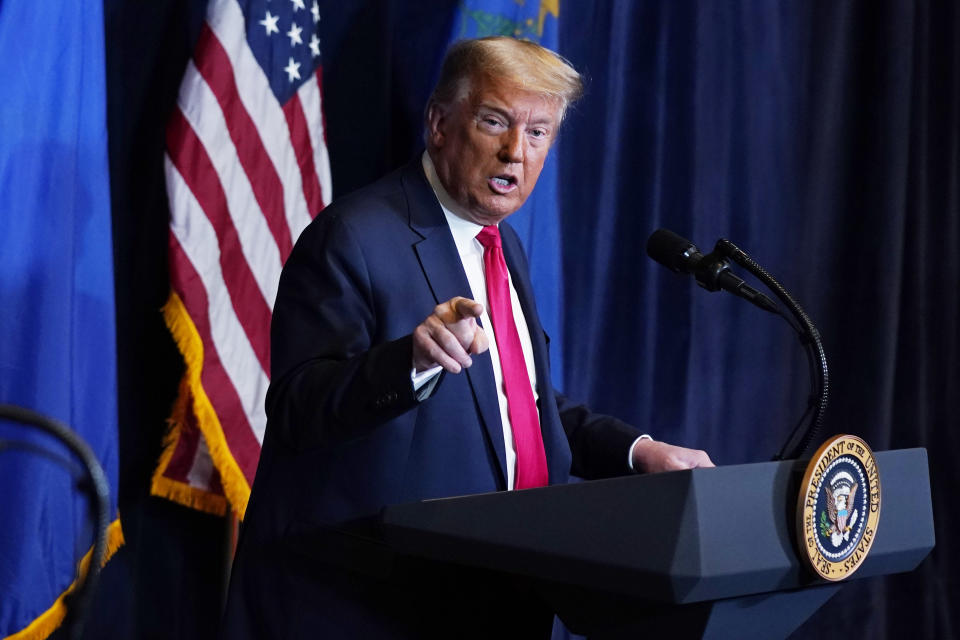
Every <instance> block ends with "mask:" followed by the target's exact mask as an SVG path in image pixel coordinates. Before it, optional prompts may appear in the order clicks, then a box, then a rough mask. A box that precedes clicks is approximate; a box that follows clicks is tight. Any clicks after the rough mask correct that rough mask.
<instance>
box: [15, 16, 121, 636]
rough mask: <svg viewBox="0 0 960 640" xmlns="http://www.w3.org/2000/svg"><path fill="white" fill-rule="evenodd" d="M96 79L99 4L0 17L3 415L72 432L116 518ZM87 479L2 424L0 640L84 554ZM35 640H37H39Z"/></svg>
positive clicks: (100, 106)
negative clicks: (87, 452)
mask: <svg viewBox="0 0 960 640" xmlns="http://www.w3.org/2000/svg"><path fill="white" fill-rule="evenodd" d="M106 136H107V123H106V71H105V64H104V41H103V12H102V4H101V2H100V1H99V0H83V1H81V2H70V3H56V4H54V5H50V6H46V5H40V4H38V3H35V2H32V1H31V0H4V2H3V4H2V5H0V403H4V404H13V405H19V406H22V407H26V408H29V409H33V410H35V411H38V412H40V413H43V414H46V415H48V416H51V417H53V418H56V419H58V420H60V421H62V422H64V423H66V424H67V425H68V426H70V427H72V428H73V429H74V431H76V432H77V433H78V434H79V435H80V436H81V437H82V438H83V439H84V440H86V442H87V444H89V445H90V447H91V449H92V450H93V451H94V452H95V453H96V454H97V456H98V458H99V460H100V462H101V465H102V466H103V467H104V470H105V471H106V473H107V477H108V479H109V482H110V488H111V492H112V493H111V500H112V505H111V506H112V513H111V516H112V517H116V493H115V489H116V485H117V465H118V451H117V403H116V347H115V326H116V325H115V315H114V291H113V246H112V241H111V227H110V192H109V174H108V171H107V140H106ZM83 478H84V476H83V468H82V467H81V466H80V464H79V462H78V461H76V460H75V459H72V457H71V455H70V454H69V452H68V451H67V449H66V448H65V447H63V446H61V445H60V444H59V443H57V442H54V441H53V440H52V439H51V438H48V437H45V436H43V435H40V434H38V432H36V431H32V430H31V429H30V428H28V427H25V426H18V425H14V424H11V423H7V422H3V421H0V550H2V551H0V636H4V637H5V636H7V635H8V634H11V633H14V632H17V631H20V630H22V629H24V628H26V627H27V626H28V625H30V624H31V623H32V622H33V621H35V620H38V619H39V620H38V623H37V625H38V626H37V627H36V628H39V629H42V628H47V629H48V631H49V628H51V627H52V626H55V625H56V624H57V623H58V620H59V619H61V618H62V613H63V610H62V609H57V608H55V607H54V603H55V601H56V600H57V598H58V597H59V596H60V595H61V594H62V593H63V592H64V590H65V589H66V588H67V587H68V586H70V584H71V582H73V581H74V579H75V578H76V575H77V562H78V561H79V560H80V558H81V557H82V556H83V555H84V554H85V553H86V552H87V551H88V550H90V548H91V546H92V544H93V523H92V521H91V517H90V513H89V510H88V509H89V507H88V504H87V501H86V500H85V499H81V497H80V496H81V487H80V484H79V483H80V481H81V480H83ZM43 635H45V634H43V633H41V634H40V635H37V636H28V637H41V636H43Z"/></svg>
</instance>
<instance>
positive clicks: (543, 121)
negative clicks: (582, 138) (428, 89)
mask: <svg viewBox="0 0 960 640" xmlns="http://www.w3.org/2000/svg"><path fill="white" fill-rule="evenodd" d="M559 116H560V103H559V101H558V100H556V99H551V98H549V97H546V96H543V95H539V94H536V93H531V92H529V91H524V90H522V89H518V88H517V87H515V86H514V85H512V84H509V83H506V82H503V81H498V80H496V79H492V78H474V80H473V82H472V84H471V90H470V92H469V93H468V95H467V96H466V97H465V98H463V99H461V100H459V101H457V102H455V103H453V104H451V105H447V106H445V107H444V106H440V105H434V106H433V107H432V108H431V110H430V112H429V117H428V126H429V141H430V145H431V154H430V156H431V158H432V159H433V163H434V166H435V167H436V169H437V176H438V177H439V178H440V182H441V183H443V186H444V188H445V189H446V190H447V193H449V194H450V196H451V197H452V198H453V199H454V200H456V201H457V202H458V203H459V204H460V205H461V206H462V207H463V208H464V209H465V210H466V212H467V215H468V216H469V219H470V220H472V221H473V222H476V223H477V224H482V225H490V224H496V223H498V222H500V221H501V220H503V219H504V218H506V217H507V216H508V215H510V214H511V213H513V212H514V211H516V210H517V209H519V208H520V206H521V205H522V204H523V203H524V202H525V201H526V199H527V197H528V196H529V195H530V192H531V191H533V187H534V185H535V184H536V183H537V178H538V177H539V176H540V170H541V169H543V162H544V161H545V160H546V159H547V151H549V149H550V145H551V144H552V143H553V140H554V138H555V137H556V134H557V127H558V126H559Z"/></svg>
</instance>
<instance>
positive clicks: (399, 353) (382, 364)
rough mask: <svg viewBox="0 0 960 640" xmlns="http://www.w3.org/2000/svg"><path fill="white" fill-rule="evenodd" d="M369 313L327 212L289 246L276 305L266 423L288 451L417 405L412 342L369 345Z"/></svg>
mask: <svg viewBox="0 0 960 640" xmlns="http://www.w3.org/2000/svg"><path fill="white" fill-rule="evenodd" d="M375 304H376V302H375V300H374V299H373V295H372V293H371V287H370V281H369V278H368V272H367V267H366V262H365V258H364V255H363V253H362V251H361V248H360V245H359V244H358V243H357V242H356V239H355V238H354V237H353V235H352V232H351V230H350V228H349V227H348V225H347V224H346V223H345V222H344V221H343V220H342V219H341V218H339V217H338V216H336V215H335V214H333V213H328V212H325V213H324V215H323V216H321V217H320V218H318V219H317V220H315V221H314V223H313V224H311V225H310V226H309V227H308V228H307V229H306V230H305V231H304V232H303V234H302V235H301V238H300V240H299V241H298V242H297V245H296V247H295V248H294V250H293V252H292V253H291V255H290V258H289V259H288V261H287V264H286V265H285V266H284V270H283V275H282V276H281V279H280V287H279V290H278V293H277V300H276V304H275V305H274V315H273V322H272V326H271V345H272V347H271V348H272V353H271V378H272V382H271V386H270V390H269V392H268V394H267V415H268V418H269V420H270V425H271V427H270V428H271V429H276V430H277V431H278V434H277V435H279V436H280V438H281V440H282V441H283V442H285V443H286V444H287V446H290V447H293V448H295V449H301V448H309V447H314V446H319V445H330V444H333V443H335V442H337V441H341V440H345V439H352V438H356V437H360V436H363V435H364V434H365V433H367V432H368V431H369V430H370V429H374V428H376V427H377V426H379V425H381V424H383V423H384V422H387V421H389V420H391V419H393V418H395V417H397V416H398V415H400V414H401V413H403V412H405V411H408V410H409V409H410V408H412V407H413V406H415V405H416V398H415V396H414V393H413V388H412V384H411V381H410V367H411V362H412V358H413V356H412V353H413V352H412V348H413V347H412V344H413V343H412V338H411V337H410V335H406V336H404V337H401V338H398V339H394V340H389V341H380V340H377V339H376V331H377V328H376V326H375V321H374V305H375ZM412 329H413V327H411V330H412Z"/></svg>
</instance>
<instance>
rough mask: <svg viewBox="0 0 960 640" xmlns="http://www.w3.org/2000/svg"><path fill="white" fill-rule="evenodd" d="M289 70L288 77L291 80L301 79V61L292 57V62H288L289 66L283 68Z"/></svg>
mask: <svg viewBox="0 0 960 640" xmlns="http://www.w3.org/2000/svg"><path fill="white" fill-rule="evenodd" d="M283 70H284V71H286V72H287V79H288V80H289V81H290V82H293V81H294V80H299V79H300V63H299V62H294V61H293V58H290V62H288V63H287V66H285V67H284V68H283Z"/></svg>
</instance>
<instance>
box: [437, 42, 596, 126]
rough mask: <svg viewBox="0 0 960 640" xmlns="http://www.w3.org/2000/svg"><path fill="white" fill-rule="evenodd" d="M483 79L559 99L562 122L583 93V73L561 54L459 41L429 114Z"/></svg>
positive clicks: (526, 45)
mask: <svg viewBox="0 0 960 640" xmlns="http://www.w3.org/2000/svg"><path fill="white" fill-rule="evenodd" d="M481 76H488V77H492V78H497V79H498V80H506V81H507V82H509V83H511V84H514V85H515V86H516V87H517V88H519V89H522V90H524V91H530V92H532V93H537V94H540V95H543V96H546V97H549V98H551V99H555V100H558V101H559V103H560V119H561V120H562V119H563V115H564V114H565V113H566V110H567V107H568V106H569V105H570V104H572V103H573V102H575V101H576V100H577V99H578V98H580V96H581V95H582V94H583V81H582V80H581V78H580V74H579V73H577V71H576V69H574V68H573V66H572V65H571V64H570V63H569V62H567V60H565V59H564V58H563V57H561V56H560V55H558V54H556V53H554V52H553V51H550V50H549V49H546V48H544V47H541V46H540V45H538V44H537V43H535V42H530V41H529V40H517V39H516V38H508V37H505V36H492V37H488V38H479V39H475V40H460V41H459V42H456V43H454V44H453V46H451V47H450V49H449V51H447V55H446V57H445V58H444V60H443V68H442V69H441V70H440V80H438V81H437V86H436V87H435V88H434V90H433V93H432V94H431V95H430V99H429V100H428V101H427V112H429V109H430V106H431V105H434V104H439V105H450V104H452V103H454V102H456V101H457V100H461V99H463V98H465V97H466V96H467V94H468V93H469V91H470V89H471V81H472V80H473V79H474V78H477V77H481Z"/></svg>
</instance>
